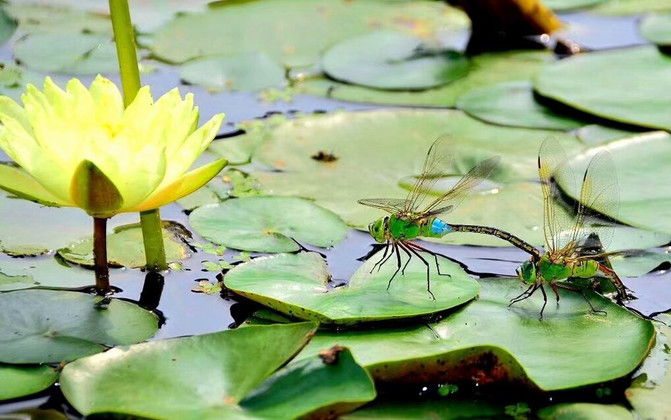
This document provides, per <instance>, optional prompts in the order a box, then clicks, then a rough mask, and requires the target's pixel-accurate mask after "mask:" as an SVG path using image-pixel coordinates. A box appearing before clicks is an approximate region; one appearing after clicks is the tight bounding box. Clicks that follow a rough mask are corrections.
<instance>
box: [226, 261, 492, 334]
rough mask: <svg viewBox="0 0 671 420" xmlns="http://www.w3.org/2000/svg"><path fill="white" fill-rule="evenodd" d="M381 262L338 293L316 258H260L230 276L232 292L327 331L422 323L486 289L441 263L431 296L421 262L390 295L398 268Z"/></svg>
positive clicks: (415, 263) (410, 268) (366, 267)
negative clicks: (380, 323) (369, 324)
mask: <svg viewBox="0 0 671 420" xmlns="http://www.w3.org/2000/svg"><path fill="white" fill-rule="evenodd" d="M374 263H375V259H371V260H369V261H368V262H366V263H365V264H363V265H362V266H361V267H360V268H359V269H358V270H357V271H356V273H354V275H353V276H352V278H351V279H350V281H349V284H348V285H347V286H341V287H333V285H332V284H330V280H331V276H330V274H329V272H328V268H327V266H326V262H325V261H324V259H323V258H322V257H321V256H320V255H318V254H317V253H314V252H309V253H300V254H282V255H276V256H272V257H264V258H256V259H253V260H252V261H250V262H248V263H245V264H241V265H238V266H236V267H235V268H233V269H232V270H231V271H229V272H228V273H227V274H226V276H225V278H224V283H225V285H226V287H227V288H228V289H229V290H232V291H233V292H235V293H237V294H239V295H241V296H244V297H246V298H249V299H251V300H253V301H255V302H258V303H261V304H262V305H264V306H266V307H269V308H271V309H275V310H277V311H279V312H281V313H283V314H284V315H288V316H290V317H294V318H298V319H304V320H315V321H319V322H321V323H322V324H324V325H354V324H360V323H365V322H376V321H390V320H395V319H408V318H417V317H421V316H426V315H431V314H434V313H437V312H442V311H446V310H448V309H451V308H454V307H456V306H459V305H462V304H464V303H466V302H468V301H469V300H471V299H473V298H474V297H476V296H477V295H478V292H479V291H480V286H479V285H478V283H477V282H476V281H475V280H473V279H472V278H470V277H469V276H468V274H466V272H464V271H463V269H462V268H461V267H459V266H458V265H457V264H455V263H453V262H451V261H449V260H447V259H445V258H442V257H441V258H440V259H439V263H440V270H441V273H445V274H449V276H439V275H438V274H437V273H436V272H435V269H433V270H432V273H431V275H432V277H431V291H432V292H433V294H434V295H435V299H436V300H432V299H431V295H430V294H429V293H428V292H427V290H426V288H427V278H426V267H425V266H424V265H423V264H422V263H420V262H419V261H418V260H417V259H413V261H412V262H411V263H410V264H409V265H408V267H407V268H406V269H405V275H401V273H399V275H398V276H397V277H396V278H395V279H394V281H393V282H392V283H391V285H390V286H389V289H387V285H388V284H389V279H390V278H391V276H392V274H393V271H394V270H395V269H396V264H394V262H388V263H387V264H384V265H383V266H382V268H381V269H380V270H379V271H378V270H377V269H376V270H373V271H372V272H371V268H373V265H374Z"/></svg>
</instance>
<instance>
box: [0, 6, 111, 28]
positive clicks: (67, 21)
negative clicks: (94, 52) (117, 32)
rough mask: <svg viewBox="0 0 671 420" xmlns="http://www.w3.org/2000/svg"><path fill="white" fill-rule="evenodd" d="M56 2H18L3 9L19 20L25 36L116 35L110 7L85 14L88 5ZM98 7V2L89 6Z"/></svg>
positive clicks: (87, 11) (88, 11)
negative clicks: (84, 8) (67, 5)
mask: <svg viewBox="0 0 671 420" xmlns="http://www.w3.org/2000/svg"><path fill="white" fill-rule="evenodd" d="M54 3H55V2H54V1H31V2H24V1H16V0H12V1H9V2H7V3H6V4H4V5H3V8H4V9H5V11H6V12H7V14H8V15H9V16H11V17H12V18H13V19H16V20H17V21H18V23H19V27H20V29H21V31H22V32H24V33H30V34H34V33H46V34H49V33H52V34H53V33H71V34H76V33H80V34H83V33H88V34H99V35H109V36H111V35H112V24H111V20H110V17H109V6H107V7H105V8H101V9H99V10H96V11H95V12H94V13H91V11H90V10H82V9H83V7H82V6H84V5H85V3H81V2H78V3H77V4H76V6H77V7H76V8H75V7H63V6H61V5H57V4H54ZM86 3H91V4H92V3H95V2H86Z"/></svg>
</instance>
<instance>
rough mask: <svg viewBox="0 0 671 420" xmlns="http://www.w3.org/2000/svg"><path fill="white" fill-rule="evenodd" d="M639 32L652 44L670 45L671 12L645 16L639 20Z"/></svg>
mask: <svg viewBox="0 0 671 420" xmlns="http://www.w3.org/2000/svg"><path fill="white" fill-rule="evenodd" d="M641 34H642V35H643V36H644V37H645V38H646V39H647V40H648V41H650V42H652V43H653V44H657V45H661V46H669V45H671V14H666V15H650V16H647V17H646V18H645V19H643V20H642V21H641Z"/></svg>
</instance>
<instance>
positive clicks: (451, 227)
mask: <svg viewBox="0 0 671 420" xmlns="http://www.w3.org/2000/svg"><path fill="white" fill-rule="evenodd" d="M454 154H455V153H454V148H453V146H452V140H451V136H449V135H443V136H440V137H438V139H437V140H436V141H434V142H433V144H432V145H431V147H430V148H429V151H428V153H427V155H426V158H425V160H424V164H423V166H422V172H421V175H420V176H418V177H416V179H415V182H414V184H413V186H412V188H411V189H410V191H409V192H408V195H407V197H406V198H405V199H397V198H370V199H363V200H359V201H358V202H359V204H363V205H365V206H369V207H374V208H377V209H381V210H384V211H386V212H387V213H389V215H387V216H384V217H381V218H379V219H377V220H376V221H375V222H373V223H371V224H370V225H368V232H369V233H370V235H371V236H372V237H373V239H375V241H376V242H378V243H380V244H385V246H384V253H383V254H382V256H381V258H380V259H379V260H378V261H377V262H376V263H375V264H374V265H373V268H372V269H371V271H370V272H371V273H372V272H373V271H374V270H375V269H376V268H377V270H378V271H379V270H380V268H381V267H382V266H383V265H384V264H386V263H387V261H389V260H390V259H391V258H392V257H393V256H394V255H395V256H396V271H394V274H393V275H392V276H391V278H390V279H389V282H388V284H387V290H388V289H389V287H390V286H391V283H392V281H393V280H394V278H395V277H396V275H397V274H398V273H399V272H400V273H401V275H405V269H406V268H407V267H408V264H409V263H410V261H411V260H412V258H413V256H414V257H417V258H418V259H419V260H421V261H422V263H423V264H424V265H425V266H426V290H427V291H428V293H429V295H430V296H431V298H432V299H433V300H435V296H434V295H433V293H432V292H431V282H430V270H431V265H430V264H429V262H428V260H427V259H426V258H425V257H424V256H423V255H422V253H425V254H428V255H431V256H433V258H434V261H435V266H436V271H437V273H438V275H441V276H449V274H446V273H441V271H440V265H439V263H438V255H440V254H438V253H436V252H433V251H431V250H430V249H428V248H426V247H424V246H422V245H420V244H418V243H416V242H413V240H414V239H421V238H442V237H443V236H445V235H447V234H449V233H451V232H473V233H479V234H486V235H493V236H496V237H498V238H501V239H503V240H506V241H508V242H510V243H512V244H513V245H515V246H517V247H518V248H520V249H522V250H524V251H526V252H528V253H530V254H532V255H538V256H539V257H540V252H539V251H538V250H537V249H536V248H535V247H534V246H532V245H530V244H528V243H527V242H525V241H523V240H522V239H520V238H518V237H517V236H515V235H512V234H510V233H508V232H505V231H503V230H500V229H496V228H493V227H489V226H478V225H457V224H448V223H447V222H445V221H444V220H443V219H441V218H440V217H441V216H443V215H445V214H448V213H450V212H451V211H452V210H453V209H454V208H455V207H456V206H458V205H459V204H460V203H461V202H462V201H463V199H464V198H465V197H466V195H467V193H468V192H469V191H471V190H472V189H473V188H475V187H476V186H477V185H478V184H479V183H480V182H481V181H482V180H483V179H485V178H488V177H489V176H490V175H491V174H492V172H494V170H495V169H496V167H497V165H498V163H499V160H500V158H499V157H498V156H494V157H492V158H489V159H487V160H485V161H482V162H480V163H479V164H477V165H476V166H475V167H473V168H472V169H471V170H470V171H469V172H468V173H467V174H466V175H464V176H463V177H462V178H461V179H460V180H459V181H458V182H457V183H456V184H455V185H454V186H453V187H452V188H451V189H449V190H448V191H447V192H445V193H443V194H441V195H438V196H435V195H432V194H431V193H430V192H431V191H432V190H433V189H434V187H435V186H436V183H437V182H438V181H439V180H440V179H443V178H444V177H445V176H447V175H449V174H450V173H453V165H452V159H453V157H454ZM378 252H379V251H378ZM401 252H403V253H404V254H405V255H406V256H407V260H406V261H405V263H404V264H403V263H402V259H403V258H402V256H401Z"/></svg>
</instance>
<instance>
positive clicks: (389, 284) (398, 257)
mask: <svg viewBox="0 0 671 420" xmlns="http://www.w3.org/2000/svg"><path fill="white" fill-rule="evenodd" d="M391 246H393V247H394V249H392V250H391V254H390V255H394V253H396V271H394V274H393V275H392V276H391V278H390V279H389V283H387V290H389V286H391V281H392V280H394V277H396V275H397V274H398V272H399V271H400V270H401V252H400V251H399V250H398V245H397V244H396V242H394V243H392V244H391Z"/></svg>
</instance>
